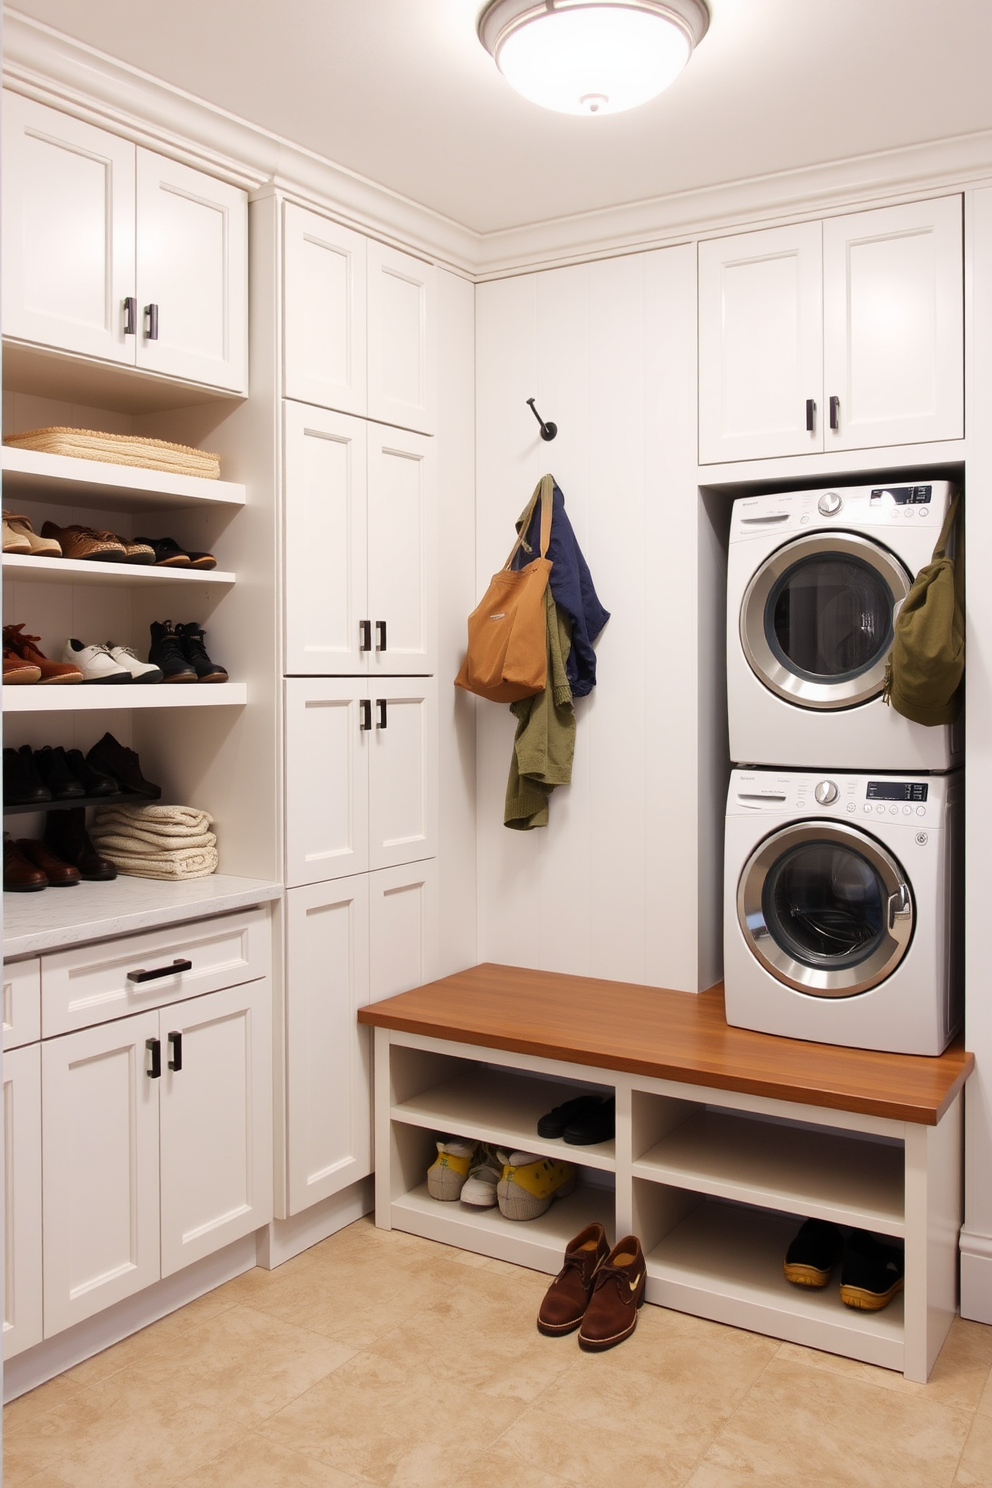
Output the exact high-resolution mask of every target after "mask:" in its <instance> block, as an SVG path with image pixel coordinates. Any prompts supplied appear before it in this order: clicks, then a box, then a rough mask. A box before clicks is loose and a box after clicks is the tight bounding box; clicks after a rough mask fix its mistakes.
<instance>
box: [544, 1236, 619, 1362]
mask: <svg viewBox="0 0 992 1488" xmlns="http://www.w3.org/2000/svg"><path fill="white" fill-rule="evenodd" d="M609 1253H610V1242H609V1241H608V1240H607V1238H606V1231H605V1230H604V1229H603V1226H602V1225H601V1224H591V1225H586V1227H585V1229H584V1230H580V1231H579V1233H578V1234H577V1235H576V1237H575V1239H574V1240H569V1242H568V1244H567V1245H566V1246H565V1264H564V1266H562V1268H561V1270H560V1271H559V1272H558V1275H557V1276H556V1277H555V1279H554V1281H553V1282H552V1283H551V1285H550V1286H549V1287H548V1290H547V1291H546V1292H545V1294H544V1300H543V1302H542V1303H541V1310H540V1312H539V1313H538V1314H537V1328H538V1332H539V1333H546V1334H547V1335H548V1337H549V1338H557V1337H558V1335H559V1334H563V1333H572V1332H574V1331H575V1329H576V1328H577V1327H578V1326H579V1324H580V1323H581V1321H582V1318H583V1316H584V1314H585V1310H586V1308H587V1306H588V1305H589V1298H590V1297H591V1296H592V1289H593V1286H594V1285H595V1281H596V1272H597V1271H598V1269H599V1267H600V1266H601V1265H602V1264H603V1262H604V1261H605V1260H606V1257H607V1256H608V1255H609Z"/></svg>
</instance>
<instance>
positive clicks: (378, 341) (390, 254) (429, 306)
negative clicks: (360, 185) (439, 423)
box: [368, 241, 437, 434]
mask: <svg viewBox="0 0 992 1488" xmlns="http://www.w3.org/2000/svg"><path fill="white" fill-rule="evenodd" d="M436 322H437V283H436V273H435V270H434V268H433V267H432V265H430V264H426V263H424V262H423V261H422V260H421V259H419V258H413V257H412V255H411V254H409V253H399V252H398V251H397V250H396V249H395V248H386V247H385V246H384V245H383V244H382V243H374V242H371V241H370V242H369V245H368V336H369V370H368V385H369V398H368V414H369V418H373V419H380V420H381V421H382V423H384V424H398V425H399V426H400V427H401V428H403V429H419V430H420V432H421V433H422V434H433V433H434V427H435V423H436V411H435V397H436V394H435V383H436V373H437V368H436V362H437V352H436V337H437V325H436Z"/></svg>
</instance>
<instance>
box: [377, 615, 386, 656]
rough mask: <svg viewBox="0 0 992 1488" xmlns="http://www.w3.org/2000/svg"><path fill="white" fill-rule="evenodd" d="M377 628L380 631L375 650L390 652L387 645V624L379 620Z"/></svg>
mask: <svg viewBox="0 0 992 1488" xmlns="http://www.w3.org/2000/svg"><path fill="white" fill-rule="evenodd" d="M375 628H376V630H377V631H378V636H377V637H376V643H375V649H376V650H377V651H386V650H388V647H387V645H386V622H385V620H377V621H376V622H375Z"/></svg>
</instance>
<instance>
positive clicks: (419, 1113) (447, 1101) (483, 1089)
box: [390, 1069, 616, 1238]
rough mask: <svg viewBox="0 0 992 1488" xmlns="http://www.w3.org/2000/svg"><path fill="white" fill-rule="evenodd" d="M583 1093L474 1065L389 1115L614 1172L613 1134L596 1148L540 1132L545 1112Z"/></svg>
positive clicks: (605, 1092)
mask: <svg viewBox="0 0 992 1488" xmlns="http://www.w3.org/2000/svg"><path fill="white" fill-rule="evenodd" d="M584 1093H585V1092H583V1091H582V1090H580V1089H578V1088H576V1087H573V1086H569V1085H563V1084H562V1083H561V1081H558V1080H542V1079H530V1078H529V1077H528V1076H526V1075H520V1074H513V1073H510V1072H509V1071H504V1070H500V1071H495V1070H487V1069H475V1070H471V1071H467V1072H465V1073H462V1074H459V1075H456V1076H455V1077H454V1078H453V1079H451V1080H447V1081H445V1083H444V1084H443V1085H436V1086H435V1087H434V1088H433V1089H432V1090H427V1091H425V1092H424V1093H423V1094H422V1095H417V1096H414V1097H412V1098H411V1099H410V1100H406V1101H404V1102H403V1103H402V1104H400V1105H396V1106H394V1107H393V1108H392V1111H391V1112H390V1115H391V1116H392V1118H393V1120H394V1121H403V1122H405V1123H406V1124H407V1125H409V1126H423V1127H427V1128H429V1129H432V1130H436V1131H452V1132H457V1133H458V1135H459V1136H460V1137H473V1138H475V1140H477V1141H485V1142H491V1143H493V1144H494V1145H496V1146H499V1147H503V1148H510V1149H511V1150H514V1151H519V1152H533V1153H534V1154H535V1155H536V1156H538V1157H547V1156H551V1157H559V1158H563V1159H565V1160H566V1161H567V1162H573V1163H577V1164H581V1165H582V1166H583V1167H586V1168H599V1169H601V1170H603V1171H605V1172H610V1173H612V1172H614V1171H615V1169H616V1143H615V1142H614V1140H613V1139H612V1138H611V1139H610V1141H608V1142H599V1143H597V1144H596V1145H595V1146H592V1147H573V1146H571V1145H570V1144H569V1143H567V1142H564V1141H563V1140H562V1139H561V1138H557V1139H548V1138H543V1137H539V1136H538V1135H537V1123H538V1119H539V1118H540V1117H541V1116H543V1115H544V1114H545V1113H546V1112H547V1111H550V1110H551V1109H552V1107H554V1106H559V1105H561V1104H562V1102H563V1101H567V1100H571V1099H572V1097H573V1096H574V1095H581V1094H584ZM604 1094H612V1091H604ZM432 1202H434V1201H432ZM566 1238H567V1237H566Z"/></svg>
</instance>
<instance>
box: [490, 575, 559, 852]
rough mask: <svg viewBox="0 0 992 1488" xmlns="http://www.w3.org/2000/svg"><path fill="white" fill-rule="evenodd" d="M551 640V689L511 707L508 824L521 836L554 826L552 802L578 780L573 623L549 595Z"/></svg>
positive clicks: (546, 603)
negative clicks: (570, 669)
mask: <svg viewBox="0 0 992 1488" xmlns="http://www.w3.org/2000/svg"><path fill="white" fill-rule="evenodd" d="M544 607H545V615H546V618H547V636H548V685H547V687H546V688H545V689H544V691H543V692H539V693H536V694H535V695H534V697H529V698H522V699H521V701H520V702H518V703H511V704H510V712H511V713H512V714H513V715H514V716H515V718H516V720H517V732H516V736H515V738H514V740H513V757H512V759H511V760H510V775H509V779H508V780H507V783H506V806H505V809H504V812H503V823H504V825H505V826H507V827H512V828H513V829H514V830H515V831H518V832H529V831H530V830H531V829H532V828H534V827H546V826H547V825H548V801H549V799H550V797H551V792H552V791H553V790H554V788H555V786H556V785H568V783H569V781H570V780H571V778H572V756H573V754H574V751H575V709H574V708H573V706H572V689H571V688H570V686H569V684H568V677H567V675H566V672H565V663H566V661H567V660H568V655H569V652H570V651H571V649H572V622H571V620H570V619H569V617H568V616H567V615H566V614H565V612H564V611H563V610H559V609H558V607H557V605H556V604H555V602H554V600H553V599H552V597H551V586H550V584H549V585H548V587H547V589H546V590H545V591H544Z"/></svg>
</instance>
